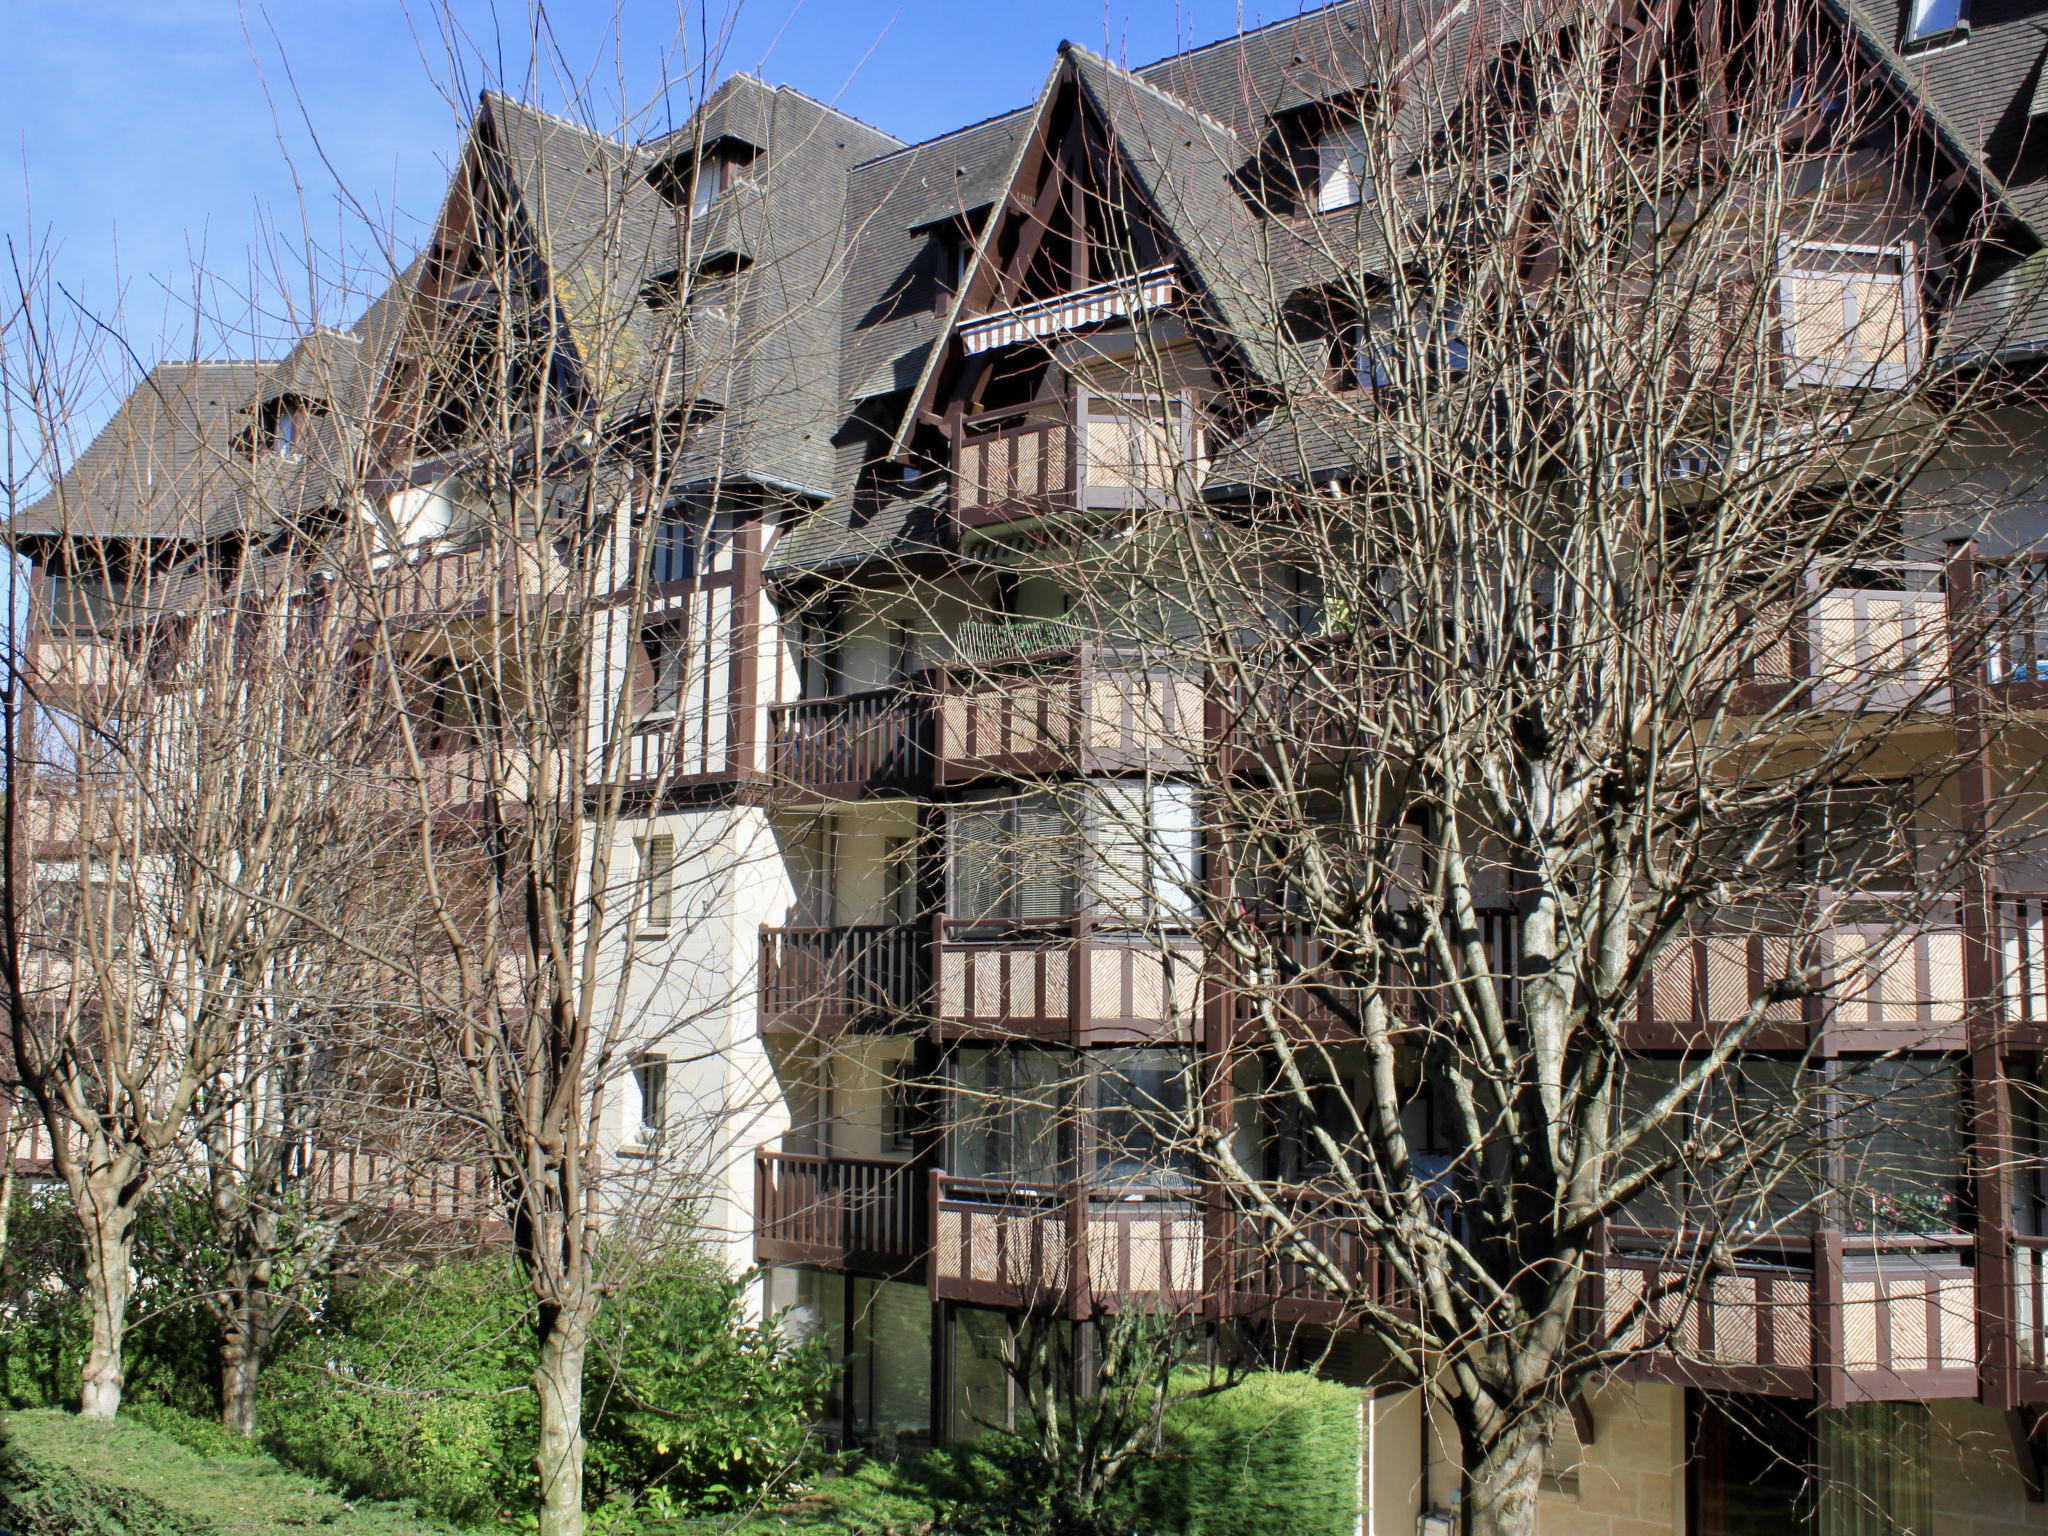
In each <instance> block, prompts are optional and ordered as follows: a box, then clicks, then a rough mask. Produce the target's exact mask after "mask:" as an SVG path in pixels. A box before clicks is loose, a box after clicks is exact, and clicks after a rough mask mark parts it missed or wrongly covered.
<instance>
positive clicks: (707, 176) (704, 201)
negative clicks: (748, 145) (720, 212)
mask: <svg viewBox="0 0 2048 1536" xmlns="http://www.w3.org/2000/svg"><path fill="white" fill-rule="evenodd" d="M751 163H752V161H751V157H749V156H742V155H739V154H738V153H736V152H734V151H732V150H718V151H715V152H714V151H711V150H706V151H705V153H704V158H703V160H701V161H700V162H699V163H698V166H697V186H696V190H695V191H694V192H692V193H691V195H690V212H691V213H692V214H693V215H694V214H699V213H707V212H709V211H710V209H711V206H712V204H714V203H716V202H717V201H718V200H719V199H720V198H721V197H723V196H725V194H726V193H728V192H730V191H731V190H732V189H733V188H734V187H737V186H740V185H741V184H743V183H744V182H745V181H746V179H747V167H748V165H749V164H751Z"/></svg>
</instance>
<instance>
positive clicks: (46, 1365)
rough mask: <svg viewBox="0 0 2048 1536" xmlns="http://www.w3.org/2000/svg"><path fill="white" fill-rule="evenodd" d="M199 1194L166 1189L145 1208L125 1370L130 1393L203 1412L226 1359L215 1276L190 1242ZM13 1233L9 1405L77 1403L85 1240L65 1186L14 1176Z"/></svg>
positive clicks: (2, 1333)
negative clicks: (214, 1298)
mask: <svg viewBox="0 0 2048 1536" xmlns="http://www.w3.org/2000/svg"><path fill="white" fill-rule="evenodd" d="M203 1200H204V1196H203V1195H201V1194H197V1193H194V1192H191V1191H185V1190H179V1189H175V1188H174V1189H168V1190H164V1191H160V1192H159V1193H158V1194H157V1195H156V1196H155V1197H153V1198H152V1199H151V1200H150V1201H149V1202H147V1203H146V1204H145V1205H144V1206H143V1209H142V1212H141V1214H140V1216H139V1217H138V1218H137V1221H136V1227H135V1255H134V1275H135V1284H134V1291H133V1293H132V1295H131V1298H130V1301H129V1306H128V1319H129V1326H128V1335H127V1340H126V1349H125V1350H124V1359H123V1369H124V1371H125V1374H126V1376H127V1386H126V1390H125V1392H124V1396H125V1398H127V1399H128V1400H130V1401H146V1402H157V1403H165V1404H168V1405H170V1406H173V1407H175V1408H178V1409H180V1410H182V1411H184V1412H185V1413H188V1414H192V1415H195V1416H197V1417H201V1418H206V1417H210V1416H212V1415H214V1414H216V1413H218V1412H219V1411H220V1399H219V1381H220V1360H219V1353H218V1338H219V1334H218V1331H217V1328H216V1325H215V1323H214V1319H213V1315H212V1313H211V1312H210V1311H209V1310H208V1309H207V1307H206V1303H205V1299H204V1298H205V1295H206V1293H207V1290H208V1288H209V1284H210V1282H209V1281H208V1280H207V1279H206V1278H205V1277H204V1275H203V1274H202V1273H200V1272H199V1271H198V1270H195V1268H194V1265H193V1263H192V1256H191V1249H190V1243H189V1239H190V1237H191V1235H192V1233H193V1232H194V1231H195V1230H197V1229H198V1228H199V1227H201V1226H202V1225H203V1224H204V1222H205V1221H206V1212H205V1207H204V1204H203ZM195 1201H196V1202H199V1203H198V1204H196V1205H195V1203H194V1202H195ZM7 1233H8V1236H7V1252H6V1255H5V1260H4V1262H0V1391H4V1395H5V1406H8V1407H14V1408H46V1407H47V1408H55V1407H67V1406H73V1405H75V1404H76V1403H77V1401H78V1386H79V1372H80V1370H81V1369H82V1368H83V1366H84V1364H85V1351H86V1345H87V1344H88V1342H89V1341H90V1339H91V1335H92V1325H91V1314H90V1311H89V1298H88V1294H87V1290H86V1279H85V1251H84V1246H83V1243H82V1242H81V1240H80V1237H79V1231H78V1221H77V1218H76V1216H74V1214H73V1213H72V1209H71V1196H70V1193H69V1191H67V1190H66V1189H64V1188H63V1187H62V1186H61V1185H50V1184H43V1185H37V1186H34V1187H30V1186H28V1185H25V1184H17V1185H16V1187H15V1191H14V1200H13V1204H12V1205H11V1207H10V1209H9V1211H8V1227H7Z"/></svg>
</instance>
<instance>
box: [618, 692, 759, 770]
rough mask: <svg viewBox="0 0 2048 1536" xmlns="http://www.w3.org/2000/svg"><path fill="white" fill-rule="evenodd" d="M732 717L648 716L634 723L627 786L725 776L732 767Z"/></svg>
mask: <svg viewBox="0 0 2048 1536" xmlns="http://www.w3.org/2000/svg"><path fill="white" fill-rule="evenodd" d="M733 725H734V721H733V716H732V713H731V711H729V710H727V709H725V708H723V707H719V708H713V709H707V710H696V709H692V710H688V711H685V712H684V713H681V714H673V715H648V716H644V717H642V718H641V719H639V720H637V721H635V722H634V724H633V732H632V735H631V736H630V737H629V738H628V740H627V742H626V760H625V768H624V773H625V781H626V782H627V783H628V784H653V783H655V782H657V781H658V780H661V779H662V778H663V777H664V775H665V776H666V782H668V783H669V784H688V783H700V782H702V781H704V780H707V779H717V778H721V777H724V776H725V775H726V774H727V773H728V772H729V771H730V770H731V764H732V756H731V747H732V731H733Z"/></svg>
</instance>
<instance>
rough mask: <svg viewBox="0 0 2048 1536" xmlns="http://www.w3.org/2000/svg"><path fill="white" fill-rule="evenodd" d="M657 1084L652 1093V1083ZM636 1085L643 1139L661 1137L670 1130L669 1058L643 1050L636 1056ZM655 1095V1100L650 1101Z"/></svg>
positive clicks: (654, 1139) (646, 1140)
mask: <svg viewBox="0 0 2048 1536" xmlns="http://www.w3.org/2000/svg"><path fill="white" fill-rule="evenodd" d="M650 1082H652V1083H653V1085H654V1087H655V1090H656V1091H655V1092H654V1093H653V1094H649V1093H648V1091H647V1090H648V1085H649V1083H650ZM633 1087H634V1090H635V1091H636V1092H637V1093H638V1094H639V1098H640V1116H639V1119H640V1139H641V1141H642V1142H651V1141H656V1140H659V1139H660V1137H661V1134H662V1132H663V1131H665V1130H667V1129H668V1058H667V1057H666V1056H663V1055H660V1054H658V1053H655V1052H648V1051H642V1052H640V1053H639V1054H638V1055H636V1056H635V1057H634V1058H633ZM649 1098H652V1099H653V1100H654V1102H653V1103H652V1104H649V1103H648V1102H647V1101H648V1099H649Z"/></svg>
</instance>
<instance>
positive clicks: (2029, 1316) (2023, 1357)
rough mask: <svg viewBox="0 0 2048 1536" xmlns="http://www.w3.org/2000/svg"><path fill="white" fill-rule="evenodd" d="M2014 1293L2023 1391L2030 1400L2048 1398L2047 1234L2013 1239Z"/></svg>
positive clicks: (2014, 1322) (2016, 1348) (2014, 1325)
mask: <svg viewBox="0 0 2048 1536" xmlns="http://www.w3.org/2000/svg"><path fill="white" fill-rule="evenodd" d="M2012 1293H2013V1306H2012V1332H2013V1345H2014V1351H2015V1353H2016V1355H2017V1357H2018V1362H2019V1368H2020V1371H2021V1373H2022V1381H2023V1386H2022V1390H2021V1395H2022V1396H2023V1397H2024V1398H2025V1399H2026V1400H2027V1401H2029V1402H2042V1401H2048V1237H2015V1238H2014V1239H2012ZM2029 1377H2031V1378H2032V1379H2031V1380H2027V1378H2029Z"/></svg>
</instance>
